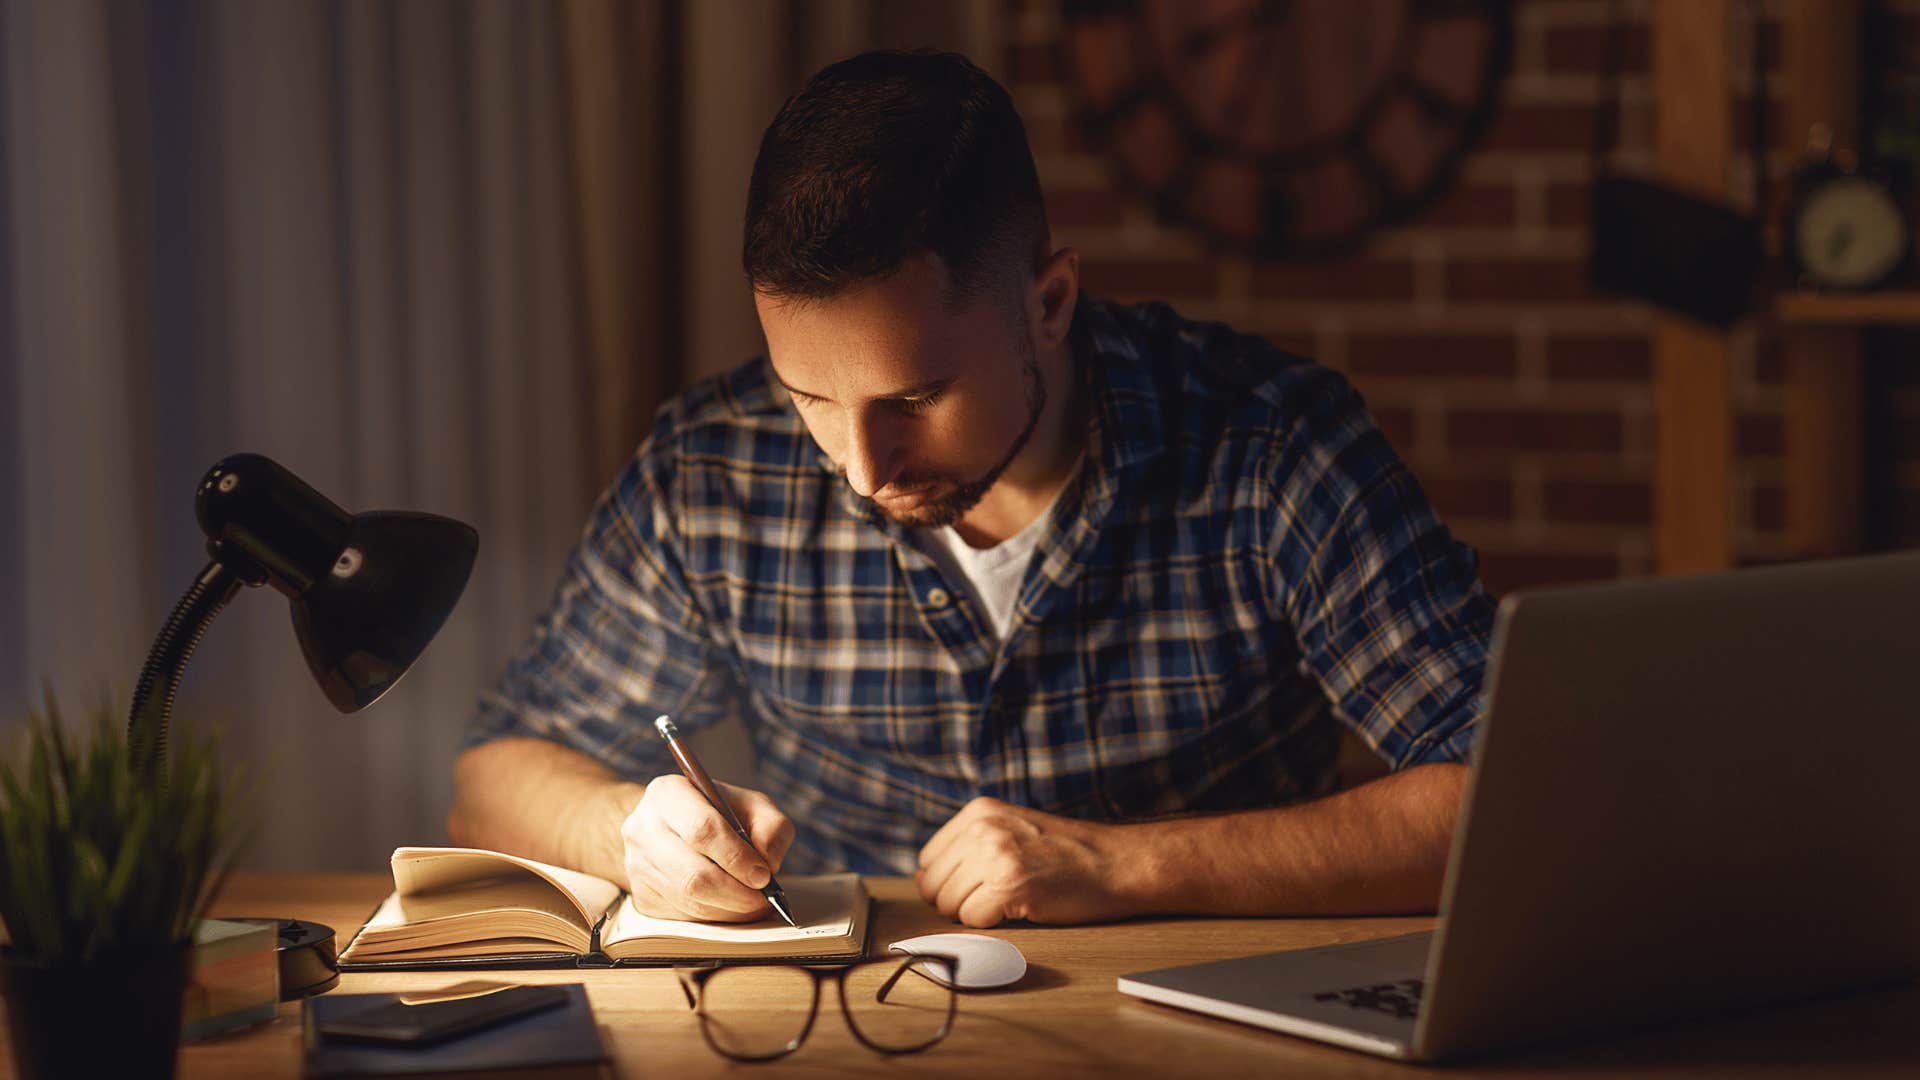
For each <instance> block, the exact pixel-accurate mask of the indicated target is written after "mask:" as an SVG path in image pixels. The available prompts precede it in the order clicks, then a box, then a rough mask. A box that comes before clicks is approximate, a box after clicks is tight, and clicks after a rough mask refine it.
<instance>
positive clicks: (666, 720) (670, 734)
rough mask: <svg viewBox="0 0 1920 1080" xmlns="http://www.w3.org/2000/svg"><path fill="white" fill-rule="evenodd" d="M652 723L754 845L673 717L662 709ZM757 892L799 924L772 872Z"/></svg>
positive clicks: (683, 768) (683, 767)
mask: <svg viewBox="0 0 1920 1080" xmlns="http://www.w3.org/2000/svg"><path fill="white" fill-rule="evenodd" d="M653 726H654V729H655V730H657V731H659V732H660V737H661V738H663V739H665V740H667V749H668V750H671V751H673V761H674V764H676V765H678V766H680V772H681V773H682V774H684V775H685V776H686V778H687V780H688V782H689V783H691V784H692V785H693V786H694V788H695V789H696V790H698V791H699V792H700V794H702V795H705V796H706V797H707V801H708V802H710V803H712V804H713V808H714V809H715V810H718V811H720V816H721V817H723V818H726V819H727V824H728V825H731V826H733V834H734V835H735V836H738V837H739V838H740V839H741V840H743V841H745V842H746V845H747V846H748V847H753V838H752V837H750V836H748V835H747V830H746V829H745V828H743V827H742V826H741V824H740V819H739V818H738V817H735V816H734V813H733V807H731V806H728V805H727V800H726V797H725V796H723V795H721V794H720V788H719V787H718V786H717V785H715V784H714V782H713V777H711V776H708V775H707V770H705V769H703V768H701V767H700V762H699V761H698V760H697V759H695V758H694V756H693V750H692V749H691V748H689V747H688V746H687V745H686V744H684V743H682V742H681V741H680V740H679V739H677V738H675V735H677V734H678V732H677V731H676V730H675V729H674V726H673V719H672V718H671V717H669V716H667V715H666V714H664V713H662V714H661V715H660V716H657V717H655V718H654V721H653ZM756 850H757V849H756ZM760 895H762V896H764V897H766V898H767V903H769V904H772V905H773V910H775V911H777V912H779V913H780V917H781V918H783V919H785V920H787V925H788V926H791V927H793V928H794V929H796V930H798V929H799V928H800V924H799V923H797V922H794V921H793V911H792V910H791V909H790V908H788V907H787V894H786V892H785V891H784V890H782V889H781V888H780V883H779V882H778V881H775V880H774V877H773V874H772V873H771V872H769V873H768V874H767V883H766V885H764V886H762V887H761V889H760Z"/></svg>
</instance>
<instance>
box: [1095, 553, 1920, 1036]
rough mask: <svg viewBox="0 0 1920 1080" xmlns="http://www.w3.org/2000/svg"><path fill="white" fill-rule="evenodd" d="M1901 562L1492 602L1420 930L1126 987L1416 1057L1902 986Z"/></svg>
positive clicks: (1907, 859) (1918, 877)
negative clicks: (1480, 696) (1448, 829)
mask: <svg viewBox="0 0 1920 1080" xmlns="http://www.w3.org/2000/svg"><path fill="white" fill-rule="evenodd" d="M1917 613H1920V554H1916V553H1906V554H1898V555H1885V556H1873V557H1867V558H1856V559H1841V560H1831V561H1825V562H1817V563H1804V564H1798V565H1793V566H1780V567H1770V568H1765V569H1755V570H1742V571H1735V572H1732V573H1725V574H1710V575H1700V576H1694V577H1684V578H1667V579H1660V580H1649V581H1633V582H1619V583H1610V584H1603V585H1587V586H1575V587H1568V588H1556V589H1543V590H1539V591H1534V592H1523V593H1518V594H1515V595H1512V596H1510V597H1508V598H1507V599H1506V600H1505V602H1504V603H1502V604H1501V605H1500V611H1499V616H1498V619H1497V620H1496V622H1495V628H1494V634H1493V643H1492V655H1491V663H1490V666H1489V668H1488V672H1487V678H1486V684H1485V691H1484V692H1485V694H1486V705H1487V710H1486V715H1485V716H1484V717H1483V719H1482V722H1481V729H1480V735H1479V739H1478V743H1477V745H1476V748H1475V752H1474V761H1473V772H1472V776H1471V780H1470V781H1469V784H1468V787H1467V792H1466V796H1465V802H1464V804H1463V806H1462V809H1461V818H1460V821H1459V825H1458V828H1457V829H1456V831H1455V834H1454V839H1453V848H1452V852H1451V855H1450V857H1449V859H1448V863H1447V874H1446V880H1445V884H1444V885H1443V887H1442V892H1441V902H1440V913H1441V914H1440V920H1439V924H1438V928H1437V929H1436V930H1434V931H1432V932H1431V933H1424V934H1414V935H1406V936H1400V937H1395V938H1390V939H1387V940H1383V941H1371V942H1362V943H1357V944H1346V945H1336V946H1331V947H1327V948H1315V949H1303V950H1298V951H1293V952H1282V953H1272V954H1269V955H1265V956H1250V957H1245V958H1241V959H1235V960H1223V961H1218V962H1215V963H1206V964H1196V965H1191V966H1187V967H1176V968H1166V969H1162V970H1158V971H1145V972H1140V973H1138V974H1133V975H1127V976H1123V977H1122V978H1121V979H1120V990H1121V992H1122V993H1126V994H1132V995H1134V996H1136V997H1141V998H1145V999H1147V1000H1149V1001H1155V1002H1161V1003H1164V1004H1167V1005H1175V1006H1180V1007H1183V1008H1187V1009H1194V1010H1198V1011H1200V1012H1204V1013H1211V1014H1213V1015H1215V1016H1221V1017H1226V1018H1228V1019H1231V1020H1238V1021H1241V1022H1244V1023H1248V1024H1255V1025H1258V1026H1260V1027H1265V1028H1271V1029H1273V1030H1275V1031H1283V1032H1287V1033H1289V1034H1293V1035H1301V1036H1305V1037H1307V1038H1312V1039H1321V1040H1324V1041H1326V1042H1330V1043H1337V1044H1339V1045H1341V1046H1346V1047H1351V1048H1353V1049H1356V1050H1364V1051H1369V1052H1371V1053H1375V1054H1381V1055H1384V1056H1387V1057H1392V1058H1400V1059H1405V1060H1412V1061H1444V1060H1451V1059H1457V1058H1462V1057H1469V1056H1473V1055H1478V1054H1484V1053H1486V1052H1489V1051H1494V1050H1500V1049H1506V1048H1510V1047H1516V1046H1521V1045H1527V1044H1534V1043H1540V1042H1547V1041H1555V1042H1558V1041H1565V1040H1569V1039H1578V1038H1582V1037H1587V1036H1591V1035H1596V1034H1600V1033H1605V1032H1610V1031H1618V1030H1623V1029H1629V1028H1634V1027H1640V1026H1647V1025H1651V1024H1658V1023H1665V1022H1669V1021H1672V1020H1675V1019H1681V1018H1689V1017H1700V1016H1708V1015H1713V1014H1721V1013H1728V1012H1733V1011H1739V1010H1744V1009H1750V1008H1753V1007H1756V1006H1762V1005H1767V1004H1771V1003H1776V1002H1785V1001H1789V1000H1792V999H1795V998H1802V997H1810V996H1814V995H1819V994H1824V993H1831V992H1836V991H1842V990H1848V989H1854V988H1865V987H1869V986H1874V985H1880V984H1894V983H1902V982H1907V981H1910V980H1912V979H1913V978H1914V977H1915V976H1916V974H1920V856H1916V852H1920V798H1917V797H1915V795H1914V792H1915V791H1916V790H1917V789H1920V715H1916V712H1917V710H1916V704H1915V689H1916V685H1917V684H1916V678H1917V677H1920V628H1917V627H1916V615H1917Z"/></svg>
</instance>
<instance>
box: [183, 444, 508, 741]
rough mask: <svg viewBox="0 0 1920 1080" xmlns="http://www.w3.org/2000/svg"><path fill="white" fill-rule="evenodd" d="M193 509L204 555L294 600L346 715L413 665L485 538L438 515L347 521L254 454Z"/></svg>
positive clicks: (226, 465)
mask: <svg viewBox="0 0 1920 1080" xmlns="http://www.w3.org/2000/svg"><path fill="white" fill-rule="evenodd" d="M194 512H195V515H196V516H197V517H198V518H199V519H200V528H201V529H202V530H203V531H204V532H205V533H206V534H207V551H208V554H210V555H211V556H212V557H213V559H214V560H215V561H216V562H219V563H220V564H221V565H223V566H225V567H226V568H227V569H228V570H229V571H231V572H232V573H233V574H234V575H235V576H236V577H238V578H239V579H240V580H242V581H244V582H246V583H247V584H249V585H271V586H273V587H274V588H275V589H276V590H278V591H279V592H280V593H282V594H283V595H285V596H286V597H287V599H288V600H289V601H291V602H292V605H293V629H294V632H295V633H296V634H298V635H299V637H300V650H301V651H302V652H303V653H305V654H306V658H307V666H308V667H309V668H312V669H313V677H314V679H316V680H317V681H318V682H319V683H320V688H321V689H322V690H324V691H326V695H327V700H329V701H331V702H333V704H334V707H335V708H337V709H339V710H340V711H341V712H356V711H358V710H360V709H364V708H366V707H367V706H368V705H371V704H373V703H374V702H375V701H377V700H379V699H380V696H381V695H382V694H385V693H386V692H387V691H388V690H390V689H392V688H393V685H394V684H395V683H397V682H399V681H400V676H402V675H404V674H406V671H407V668H409V667H411V666H412V665H413V662H414V660H416V659H418V658H419V656H420V654H421V652H423V651H424V650H425V649H426V647H427V642H429V641H432V640H433V635H434V634H436V633H438V632H439V630H440V626H441V624H442V623H445V622H446V621H447V616H448V615H449V614H450V613H452V611H453V606H454V604H455V603H456V602H458V601H459V599H460V593H461V591H462V590H464V589H465V588H466V585H467V576H468V575H469V574H470V573H471V572H472V571H473V559H474V556H475V554H477V553H478V552H479V550H480V536H479V534H478V533H476V532H474V530H473V528H472V526H469V525H467V524H465V523H463V522H459V521H455V520H453V519H451V518H444V517H439V516H437V515H434V514H416V513H404V512H398V511H378V512H374V513H368V514H349V513H347V512H346V511H345V510H342V509H340V507H338V506H336V505H334V504H333V502H331V501H330V500H329V499H327V497H326V496H324V495H322V494H320V493H319V492H317V491H315V490H314V489H313V488H311V487H308V486H307V485H306V483H305V482H303V481H302V480H301V479H300V478H299V477H297V476H295V475H293V474H292V473H290V472H288V471H287V470H286V469H284V468H281V467H280V466H279V465H278V464H276V463H274V462H273V461H271V460H269V459H268V458H265V457H262V456H260V455H259V454H235V455H233V456H231V457H228V458H225V459H223V460H221V461H220V462H219V463H218V464H216V465H215V466H214V467H213V468H211V469H209V470H207V475H206V476H205V477H204V478H202V480H201V481H200V490H199V494H198V495H197V496H196V497H195V499H194Z"/></svg>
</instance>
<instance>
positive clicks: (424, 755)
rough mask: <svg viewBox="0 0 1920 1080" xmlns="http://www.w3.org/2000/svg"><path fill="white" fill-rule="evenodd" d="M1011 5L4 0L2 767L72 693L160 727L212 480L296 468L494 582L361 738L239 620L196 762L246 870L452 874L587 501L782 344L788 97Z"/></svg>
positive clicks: (265, 620) (226, 632) (979, 35)
mask: <svg viewBox="0 0 1920 1080" xmlns="http://www.w3.org/2000/svg"><path fill="white" fill-rule="evenodd" d="M999 9H1000V4H999V2H998V0H968V2H965V3H958V4H953V5H887V4H881V3H878V2H877V0H827V2H807V0H790V2H777V0H700V2H696V3H687V2H683V0H660V2H645V0H571V2H568V3H565V4H535V3H514V2H505V0H479V2H471V3H469V2H455V0H408V2H406V3H387V2H383V0H352V2H344V3H323V2H319V0H289V2H276V3H271V4H260V3H256V2H252V0H152V2H149V3H146V4H128V3H115V2H112V0H0V739H5V740H6V741H7V742H8V743H11V742H12V740H13V738H14V736H15V735H16V734H17V732H18V728H19V721H20V720H21V719H22V718H23V717H24V711H25V708H26V706H27V705H28V704H29V703H31V702H34V701H37V700H38V696H39V688H40V687H41V685H42V683H43V681H44V682H45V683H46V684H47V685H50V686H51V687H53V688H54V690H55V692H56V693H57V694H58V696H59V697H60V699H61V700H62V702H63V704H64V705H65V707H66V708H67V709H68V710H70V711H71V710H74V709H77V708H79V707H81V706H84V705H87V704H90V703H92V702H93V701H94V700H96V699H97V696H98V695H99V694H100V693H101V692H102V691H103V690H104V691H110V692H112V693H115V694H117V695H118V696H119V699H120V700H121V701H122V702H124V700H125V698H126V697H127V695H129V694H130V693H131V690H132V685H133V681H134V678H135V676H136V675H137V673H138V669H139V666H140V664H141V662H142V660H143V659H144V658H145V655H146V651H147V649H148V647H149V646H150V644H151V642H152V638H153V635H154V634H155V633H156V632H157V631H158V629H159V628H160V625H161V623H162V622H163V621H164V619H165V617H166V614H167V610H168V609H169V607H170V606H171V605H172V604H173V602H174V601H175V599H177V598H178V596H179V595H180V593H181V592H183V591H184V590H185V589H186V587H187V585H188V584H189V583H190V582H191V580H192V578H193V576H194V574H195V573H196V572H197V571H198V570H199V569H200V567H201V566H202V565H203V564H204V563H205V561H206V557H207V556H206V551H205V547H204V539H203V537H202V534H201V532H200V529H199V526H198V524H197V523H196V521H195V520H194V517H193V491H194V486H195V484H196V483H197V481H198V480H199V478H200V476H201V474H202V473H203V472H204V471H205V470H206V468H207V467H208V466H210V465H211V464H212V463H213V462H215V461H216V460H218V459H219V458H221V457H223V456H225V455H226V454H229V453H233V452H236V451H241V450H247V451H254V452H259V453H263V454H266V455H268V456H269V457H272V458H274V459H275V460H277V461H279V462H280V463H281V464H283V465H285V466H286V467H287V468H289V469H291V470H292V471H293V472H294V473H295V474H296V475H298V476H300V477H302V478H303V479H305V480H306V481H307V482H308V483H310V484H312V485H313V486H314V487H315V488H316V489H317V490H319V491H320V492H321V493H323V494H325V495H327V496H328V497H329V498H331V499H332V500H333V501H335V502H336V503H339V504H340V505H341V506H343V507H345V508H346V509H347V510H349V511H361V510H372V509H415V510H426V511H431V512H435V513H441V514H446V515H449V516H453V517H457V518H460V519H462V520H464V521H467V522H469V523H470V524H472V525H474V526H475V527H476V528H477V529H478V530H479V532H480V538H481V539H480V556H479V560H478V562H477V564H476V566H475V569H474V576H473V579H472V581H471V582H470V583H469V585H468V587H467V591H466V594H465V595H464V596H463V598H462V600H461V602H460V605H459V607H458V608H457V609H456V610H455V612H454V614H453V616H452V617H451V618H450V619H449V621H448V622H447V624H446V626H445V628H444V629H443V630H442V631H441V633H440V635H439V636H438V637H437V638H436V639H435V641H434V642H433V644H432V646H431V647H430V648H429V649H428V650H427V652H426V654H425V656H424V657H423V658H422V659H421V661H420V662H419V663H418V664H417V665H416V666H415V668H414V670H413V671H412V672H410V673H409V674H408V676H407V677H406V679H405V680H403V681H402V682H401V683H400V685H399V686H398V687H396V688H395V689H394V690H393V691H392V692H391V693H390V694H388V695H387V696H386V697H385V698H383V699H382V700H381V701H380V702H378V703H377V704H375V705H374V706H373V707H371V708H369V709H367V710H364V711H362V712H360V713H356V714H352V715H346V716H343V715H340V714H338V713H335V712H334V711H333V710H332V709H331V707H330V706H328V705H327V704H326V701H325V699H324V698H323V697H322V696H321V694H320V692H319V690H318V688H317V687H316V686H315V685H314V684H313V681H312V679H311V676H310V675H309V674H308V673H307V670H306V667H305V664H304V661H303V660H302V658H301V656H300V653H299V649H298V645H297V642H296V641H295V639H294V635H293V634H292V632H291V629H290V624H289V621H288V613H287V606H286V603H285V601H284V599H283V598H282V597H281V596H280V595H279V594H277V593H275V592H273V591H272V590H270V589H248V590H244V591H243V592H242V594H241V595H240V596H238V597H236V598H235V600H234V602H233V603H232V604H231V605H230V606H229V607H228V609H227V610H226V611H225V613H224V614H222V615H221V616H220V618H219V619H218V620H216V621H215V622H214V624H213V625H212V627H211V629H210V631H209V632H208V634H207V636H206V638H205V639H204V641H203V642H202V643H201V645H200V647H199V649H198V652H197V653H196V655H195V657H194V660H193V663H192V664H191V665H190V667H189V668H188V670H187V672H186V677H185V680H184V682H183V684H182V687H181V694H180V698H179V701H178V704H177V706H176V710H175V717H176V725H177V728H179V729H198V728H217V729H219V730H220V731H221V732H222V733H223V737H224V749H225V753H226V754H227V756H228V757H229V758H230V759H231V760H232V761H233V763H234V765H235V767H236V769H238V770H239V771H241V772H242V773H243V775H245V776H246V777H247V778H248V780H247V783H248V784H249V785H250V786H251V788H252V796H251V804H250V805H251V807H252V810H251V811H250V813H249V815H248V823H249V825H250V827H251V832H252V836H253V841H252V843H251V845H250V847H249V849H248V851H247V853H246V855H245V857H244V859H243V864H244V865H248V866H252V867H258V868H283V869H335V868H373V867H377V866H380V865H382V864H383V863H384V861H385V858H386V856H387V854H388V853H389V852H390V851H391V849H392V848H393V847H395V846H396V845H400V844H410V843H434V842H439V841H441V840H442V839H443V838H444V835H445V832H444V815H445V812H446V808H447V806H448V804H449V802H450V799H451V783H452V779H451V773H450V766H451V762H452V759H453V756H454V753H455V751H456V748H457V745H458V742H459V738H460V733H461V729H462V726H463V724H464V722H465V720H466V718H467V716H468V715H469V713H470V712H471V710H472V707H473V702H474V698H475V695H476V694H477V693H478V691H479V690H480V689H481V688H483V687H484V686H486V685H488V684H489V683H491V682H492V681H493V679H494V678H495V677H496V676H497V674H498V672H499V670H500V667H501V665H502V664H503V663H504V662H505V660H506V658H507V657H508V656H509V655H510V654H511V652H512V651H513V650H514V649H515V648H517V647H518V645H519V644H520V643H521V642H522V641H523V640H524V638H525V636H526V634H527V632H528V630H529V628H530V625H531V621H532V619H533V618H534V617H536V615H537V614H538V613H539V612H540V610H541V609H542V608H543V607H544V606H545V604H546V602H547V600H548V597H549V594H550V592H551V590H552V587H553V584H554V582H555V580H556V579H557V577H558V574H559V571H560V568H561V565H562V562H563V561H564V559H565V556H566V553H567V550H568V548H569V547H570V546H571V545H572V543H573V542H574V540H575V538H576V537H577V536H578V535H579V531H580V528H581V525H582V523H583V522H584V519H585V514H586V510H587V507H588V505H589V503H590V501H591V499H592V498H593V496H594V495H595V494H596V493H597V492H598V491H599V490H600V489H601V488H602V487H604V485H605V484H606V483H607V481H608V480H609V479H610V478H611V477H612V476H613V474H614V472H615V471H616V470H617V469H618V468H619V467H620V465H621V463H622V462H624V460H625V459H626V458H627V457H628V455H630V454H631V453H632V450H633V447H634V446H635V444H636V443H637V442H638V440H639V439H640V438H641V437H642V436H643V435H644V434H645V431H646V429H647V426H648V424H649V423H650V419H651V416H652V412H653V410H654V408H656V407H657V406H658V404H659V403H660V402H661V401H663V400H664V399H665V397H666V396H667V395H668V394H670V393H672V392H673V391H675V390H676V389H678V388H679V387H681V386H682V385H684V384H685V382H687V381H688V380H689V379H691V378H694V377H697V376H699V375H701V374H705V373H709V372H713V371H718V370H723V369H725V368H727V367H730V366H732V365H733V364H736V363H738V362H739V361H741V360H743V359H745V358H747V357H749V356H751V355H753V354H755V353H757V352H759V351H760V350H761V349H762V348H763V345H762V343H761V340H760V335H759V327H758V322H757V320H756V319H755V317H754V314H753V308H752V304H751V298H750V296H749V293H748V291H747V288H746V286H745V283H744V282H743V281H742V279H741V277H740V272H739V247H740V221H739V214H740V207H741V206H742V205H743V204H744V201H745V191H746V177H747V172H748V170H749V169H750V168H751V163H752V157H753V153H754V152H755V150H756V149H757V147H758V144H759V137H760V132H761V131H762V130H763V129H764V127H765V125H766V123H767V121H768V120H769V119H770V118H771V117H772V115H773V112H774V111H775V110H776V109H777V108H778V106H779V104H780V102H781V100H783V99H784V97H785V96H786V95H787V94H789V93H791V92H792V91H793V90H794V89H796V88H797V87H798V86H799V84H800V82H801V81H802V80H803V79H804V78H805V76H806V74H808V73H809V72H811V71H812V70H813V69H815V68H817V67H818V66H820V64H823V63H825V62H827V61H828V60H831V59H833V58H834V57H836V56H839V55H844V54H846V53H850V52H854V51H858V50H859V49H862V48H866V47H869V46H871V45H875V44H888V45H900V46H911V45H918V44H930V45H937V46H944V47H958V48H961V49H963V50H965V51H969V52H970V53H972V54H973V55H975V57H976V59H982V62H983V63H986V60H985V59H984V57H985V56H986V55H987V54H989V53H997V36H996V35H997V27H998V18H999V15H998V13H999ZM987 66H989V67H990V68H991V67H992V66H993V65H992V64H991V63H988V64H987ZM722 738H723V739H724V738H729V736H722ZM730 738H732V740H733V748H732V750H731V751H729V750H726V749H724V748H723V749H722V751H721V753H722V755H723V757H722V761H723V765H722V767H721V768H720V769H718V770H717V771H721V772H723V773H725V774H729V775H733V776H743V775H744V774H745V773H746V772H747V771H750V764H748V763H747V761H746V759H745V758H744V757H743V756H742V755H741V753H740V747H741V745H742V740H740V739H739V738H738V735H737V732H736V733H735V734H734V735H733V736H731V737H730Z"/></svg>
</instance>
